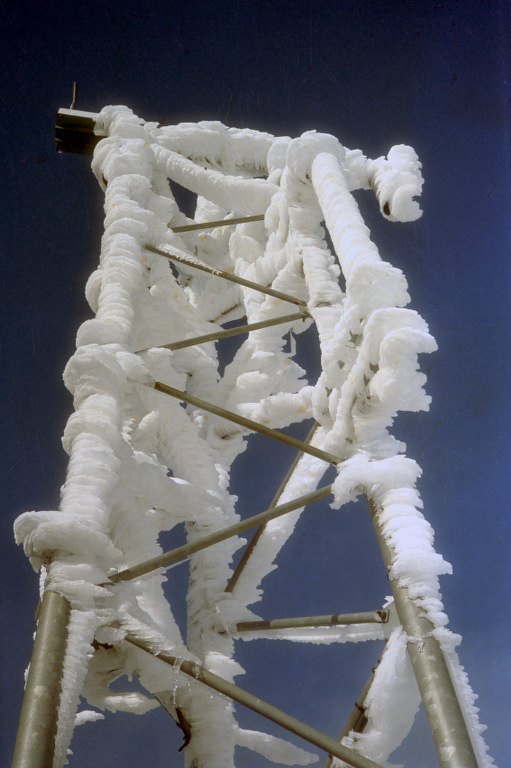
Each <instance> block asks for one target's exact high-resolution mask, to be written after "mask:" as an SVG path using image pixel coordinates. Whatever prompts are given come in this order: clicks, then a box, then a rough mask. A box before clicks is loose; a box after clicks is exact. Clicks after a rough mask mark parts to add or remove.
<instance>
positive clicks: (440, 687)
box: [368, 499, 477, 768]
mask: <svg viewBox="0 0 511 768" xmlns="http://www.w3.org/2000/svg"><path fill="white" fill-rule="evenodd" d="M368 502H369V509H370V512H371V517H372V520H373V524H374V527H375V530H376V536H377V538H378V543H379V545H380V550H381V553H382V557H383V561H384V563H385V567H386V568H387V573H388V574H390V571H391V568H392V565H393V562H394V553H393V551H392V549H391V548H390V547H389V546H388V544H387V542H386V541H385V539H384V536H383V531H382V527H381V523H380V519H379V510H378V508H377V506H376V504H375V502H374V501H373V500H372V499H369V500H368ZM389 581H390V584H391V586H392V592H393V595H394V602H395V606H396V611H397V614H398V616H399V620H400V622H401V624H402V625H403V629H404V631H405V632H406V635H407V637H408V642H407V649H408V655H409V657H410V661H411V663H412V667H413V671H414V673H415V677H416V680H417V685H418V686H419V690H420V693H421V697H422V701H423V703H424V708H425V710H426V714H427V717H428V721H429V726H430V728H431V732H432V734H433V741H434V743H435V749H436V753H437V757H438V762H439V765H440V766H441V768H477V760H476V756H475V754H474V750H473V747H472V743H471V741H470V735H469V733H468V730H467V726H466V723H465V719H464V717H463V713H462V711H461V708H460V705H459V702H458V697H457V695H456V691H455V689H454V686H453V683H452V680H451V676H450V674H449V669H448V667H447V663H446V661H445V657H444V654H443V651H442V649H441V647H440V643H439V642H438V640H436V638H434V637H433V636H432V634H431V633H432V631H433V629H434V626H433V624H432V623H431V622H430V621H429V620H428V619H427V618H426V617H425V616H424V610H423V609H421V608H419V606H418V605H417V603H416V602H415V601H414V600H412V598H411V597H410V595H409V593H408V589H407V588H406V587H401V586H400V585H399V582H398V580H397V579H392V578H390V575H389Z"/></svg>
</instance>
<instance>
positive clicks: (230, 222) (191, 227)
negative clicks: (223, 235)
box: [169, 213, 264, 232]
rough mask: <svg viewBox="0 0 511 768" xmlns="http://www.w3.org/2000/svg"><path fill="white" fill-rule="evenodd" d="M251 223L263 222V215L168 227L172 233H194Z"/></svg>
mask: <svg viewBox="0 0 511 768" xmlns="http://www.w3.org/2000/svg"><path fill="white" fill-rule="evenodd" d="M251 221H264V213H259V214H257V216H240V217H238V218H237V219H220V220H219V221H204V222H201V223H200V224H199V223H198V222H195V223H194V224H184V225H183V226H181V227H169V229H171V230H172V232H194V231H195V230H196V229H213V228H214V227H232V226H234V225H235V224H249V223H250V222H251Z"/></svg>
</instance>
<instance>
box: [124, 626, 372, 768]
mask: <svg viewBox="0 0 511 768" xmlns="http://www.w3.org/2000/svg"><path fill="white" fill-rule="evenodd" d="M125 639H126V640H127V641H128V643H131V645H134V646H136V647H137V648H140V650H142V651H145V652H146V653H149V654H151V655H152V656H153V657H155V658H157V659H159V660H160V661H162V662H163V663H164V664H168V665H170V666H171V667H175V665H177V664H179V671H180V672H183V673H184V674H185V675H188V676H189V677H192V678H194V679H195V680H198V681H199V682H201V683H203V684H204V685H207V686H208V687H209V688H213V689H214V690H215V691H218V692H219V693H222V694H223V695H224V696H228V698H230V699H232V700H233V701H237V702H238V703H239V704H243V706H245V707H248V708H249V709H251V710H253V711H254V712H257V713H258V714H260V715H262V716H263V717H266V718H267V719H268V720H271V721H272V722H274V723H276V724H277V725H280V726H282V728H285V729H286V730H287V731H290V732H291V733H294V734H295V735H296V736H299V737H300V738H301V739H304V740H305V741H308V742H309V743H310V744H314V745H315V746H316V747H319V748H320V749H323V750H324V751H325V752H327V753H328V754H331V755H334V756H335V757H338V758H339V759H340V760H344V762H346V763H348V765H351V766H353V768H381V766H380V765H379V764H378V763H375V762H374V761H373V760H370V759H369V758H368V757H364V755H361V754H360V753H359V752H355V751H354V750H352V749H349V748H348V747H345V746H343V745H342V744H339V742H338V741H335V739H332V738H331V737H330V736H327V735H326V734H324V733H321V731H318V730H317V729H316V728H313V727H312V726H310V725H307V724H306V723H304V722H302V721H301V720H298V719H297V718H296V717H292V715H288V714H287V713H286V712H283V711H282V710H281V709H277V707H274V706H273V705H272V704H268V702H266V701H264V700H263V699H260V698H259V697H258V696H254V695H253V694H251V693H249V692H248V691H246V690H245V689H244V688H240V687H239V686H237V685H235V684H234V683H229V682H228V681H227V680H224V679H223V678H222V677H219V676H218V675H215V674H213V672H210V671H209V670H208V669H206V668H205V667H203V666H202V665H201V664H198V663H197V662H195V661H187V660H186V659H183V660H181V659H180V658H179V657H177V656H172V655H171V654H170V653H165V652H164V651H159V652H158V653H155V652H154V651H152V650H151V647H150V646H149V645H148V644H147V643H145V642H144V641H143V640H139V639H138V638H137V637H134V636H133V635H127V636H126V638H125ZM192 738H193V730H192Z"/></svg>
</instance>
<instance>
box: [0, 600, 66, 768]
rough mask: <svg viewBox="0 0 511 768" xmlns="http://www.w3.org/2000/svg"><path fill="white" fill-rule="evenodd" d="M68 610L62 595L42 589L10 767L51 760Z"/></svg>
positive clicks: (43, 767) (34, 767) (43, 765)
mask: <svg viewBox="0 0 511 768" xmlns="http://www.w3.org/2000/svg"><path fill="white" fill-rule="evenodd" d="M70 613H71V606H70V605H69V603H68V601H67V600H66V599H65V598H64V597H62V595H59V594H58V593H57V592H52V591H50V590H47V591H46V592H45V593H44V596H43V599H42V602H41V607H40V611H39V621H38V624H37V631H36V636H35V642H34V648H33V651H32V659H31V661H30V669H29V672H28V678H27V684H26V687H25V695H24V698H23V706H22V708H21V716H20V722H19V727H18V735H17V738H16V746H15V749H14V758H13V762H12V768H49V766H51V765H52V763H53V753H54V751H55V736H56V733H57V718H58V709H59V700H60V693H61V680H62V673H63V669H64V656H65V652H66V644H67V628H68V624H69V617H70Z"/></svg>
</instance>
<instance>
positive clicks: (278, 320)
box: [137, 312, 309, 353]
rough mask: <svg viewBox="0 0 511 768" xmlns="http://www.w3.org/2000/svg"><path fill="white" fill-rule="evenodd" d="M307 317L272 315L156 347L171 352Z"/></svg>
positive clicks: (304, 314) (305, 314) (301, 313)
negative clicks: (246, 323)
mask: <svg viewBox="0 0 511 768" xmlns="http://www.w3.org/2000/svg"><path fill="white" fill-rule="evenodd" d="M307 317H309V315H308V313H307V312H296V313H295V314H294V315H281V316H280V317H273V318H272V319H271V320H261V322H260V323H250V324H249V325H237V326H236V327H235V328H227V329H226V330H225V331H215V333H206V334H204V335H203V336H194V337H193V338H192V339H183V341H173V342H171V343H170V344H158V348H159V349H170V350H171V351H172V352H174V351H175V350H176V349H184V348H185V347H194V346H195V345H196V344H206V343H207V342H208V341H220V340H221V339H228V338H229V337H231V336H238V335H239V334H241V333H250V332H251V331H259V330H260V329H261V328H270V327H271V326H272V325H281V324H283V323H293V322H294V321H295V320H305V319H306V318H307ZM151 349H152V347H151ZM139 352H147V349H139V350H137V353H139Z"/></svg>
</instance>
